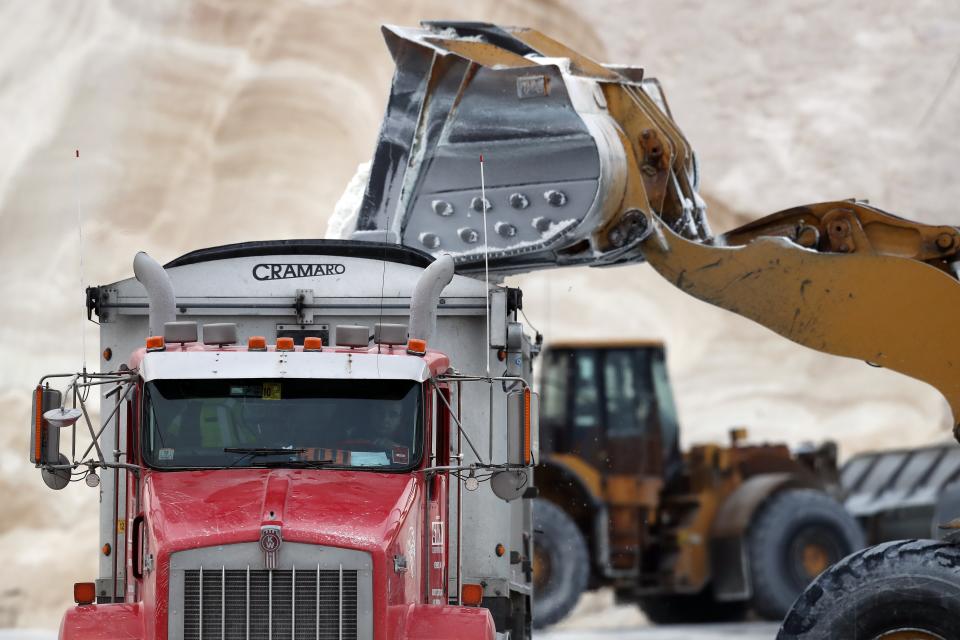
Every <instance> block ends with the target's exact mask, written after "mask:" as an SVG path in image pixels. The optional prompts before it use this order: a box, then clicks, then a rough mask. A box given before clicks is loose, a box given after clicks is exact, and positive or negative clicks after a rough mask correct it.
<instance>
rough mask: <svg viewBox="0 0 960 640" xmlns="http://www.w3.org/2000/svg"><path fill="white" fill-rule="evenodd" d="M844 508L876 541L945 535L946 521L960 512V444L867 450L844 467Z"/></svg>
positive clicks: (841, 472) (841, 477) (842, 473)
mask: <svg viewBox="0 0 960 640" xmlns="http://www.w3.org/2000/svg"><path fill="white" fill-rule="evenodd" d="M840 480H841V484H842V486H843V490H844V492H845V495H846V497H845V499H844V506H845V507H846V508H847V510H848V511H849V512H850V513H851V514H852V515H853V516H854V517H856V518H857V520H859V521H860V523H861V525H863V527H864V531H865V533H866V534H867V539H868V541H869V543H870V544H878V543H880V542H885V541H888V540H901V539H910V538H930V537H933V538H940V537H943V534H944V533H945V530H943V529H941V528H940V525H941V524H943V523H945V522H946V521H948V520H950V519H952V518H955V517H957V516H960V509H957V508H956V507H957V494H960V491H958V489H960V484H958V480H960V448H957V445H956V443H944V444H942V445H936V446H932V447H924V448H920V449H897V450H892V451H879V452H871V453H863V454H860V455H857V456H854V457H852V458H850V460H848V461H847V463H846V464H844V465H843V468H842V469H841V471H840Z"/></svg>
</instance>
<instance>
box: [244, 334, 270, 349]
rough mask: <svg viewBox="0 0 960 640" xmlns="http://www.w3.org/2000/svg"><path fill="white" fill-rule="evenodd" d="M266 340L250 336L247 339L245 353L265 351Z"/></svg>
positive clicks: (261, 337)
mask: <svg viewBox="0 0 960 640" xmlns="http://www.w3.org/2000/svg"><path fill="white" fill-rule="evenodd" d="M266 350H267V339H266V338H264V337H263V336H250V337H249V338H247V351H266Z"/></svg>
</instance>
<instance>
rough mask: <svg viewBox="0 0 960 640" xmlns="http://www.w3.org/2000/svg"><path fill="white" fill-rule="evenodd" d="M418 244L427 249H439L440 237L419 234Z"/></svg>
mask: <svg viewBox="0 0 960 640" xmlns="http://www.w3.org/2000/svg"><path fill="white" fill-rule="evenodd" d="M420 244H422V245H423V246H425V247H426V248H427V249H439V248H440V236H438V235H437V234H435V233H421V234H420Z"/></svg>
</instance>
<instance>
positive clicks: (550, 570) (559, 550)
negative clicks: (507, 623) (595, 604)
mask: <svg viewBox="0 0 960 640" xmlns="http://www.w3.org/2000/svg"><path fill="white" fill-rule="evenodd" d="M533 531H534V535H533V553H534V562H533V585H534V587H533V588H534V592H533V626H534V628H535V629H542V628H543V627H546V626H548V625H551V624H554V623H556V622H559V621H560V620H563V618H565V617H566V616H567V614H569V613H570V611H572V610H573V608H574V607H575V606H576V604H577V600H579V599H580V594H582V593H583V590H584V589H586V588H587V581H588V580H589V579H590V558H589V556H588V555H587V543H586V541H584V539H583V534H582V533H580V529H579V528H578V527H577V524H576V523H575V522H574V521H573V519H572V518H570V516H568V515H567V513H566V512H565V511H564V510H563V509H561V508H560V507H558V506H557V505H555V504H554V503H552V502H550V501H548V500H544V499H542V498H538V499H536V500H534V501H533Z"/></svg>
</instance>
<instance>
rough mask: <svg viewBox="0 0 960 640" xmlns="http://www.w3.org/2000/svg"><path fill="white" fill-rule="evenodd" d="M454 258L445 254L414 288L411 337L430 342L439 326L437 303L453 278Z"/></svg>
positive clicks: (429, 268) (425, 270) (430, 267)
mask: <svg viewBox="0 0 960 640" xmlns="http://www.w3.org/2000/svg"><path fill="white" fill-rule="evenodd" d="M453 267H454V263H453V258H452V257H451V256H450V255H448V254H443V255H441V256H440V257H438V258H437V259H436V260H435V261H434V262H433V263H431V264H430V266H428V267H427V268H426V269H424V270H423V273H422V274H421V275H420V279H419V280H417V286H416V287H414V289H413V297H412V298H411V299H410V339H411V340H423V341H424V342H425V343H426V344H430V339H431V338H432V337H433V333H434V331H435V330H436V328H437V305H438V304H439V302H440V293H441V292H442V291H443V289H444V287H446V286H447V285H448V284H450V281H451V280H453Z"/></svg>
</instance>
